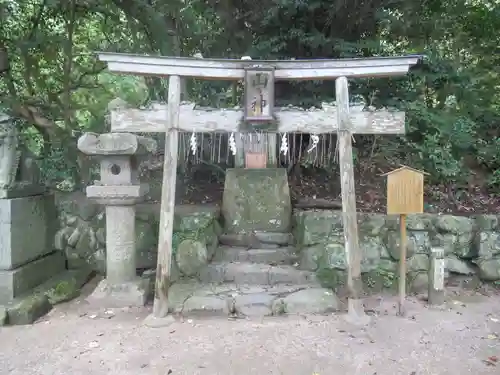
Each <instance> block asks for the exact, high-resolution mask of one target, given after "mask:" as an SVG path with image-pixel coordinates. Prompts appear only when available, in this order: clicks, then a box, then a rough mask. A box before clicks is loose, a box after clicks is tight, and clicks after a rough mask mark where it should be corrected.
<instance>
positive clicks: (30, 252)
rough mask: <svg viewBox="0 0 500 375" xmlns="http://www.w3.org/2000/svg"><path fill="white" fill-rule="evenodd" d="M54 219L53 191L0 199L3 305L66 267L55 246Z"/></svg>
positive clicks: (0, 277)
mask: <svg viewBox="0 0 500 375" xmlns="http://www.w3.org/2000/svg"><path fill="white" fill-rule="evenodd" d="M55 219H56V218H55V211H54V197H53V196H52V195H37V196H31V197H23V198H15V199H0V305H2V304H7V303H9V302H11V301H12V300H14V299H15V298H17V297H20V296H22V295H24V294H26V293H27V292H29V291H30V290H31V289H33V288H34V287H36V286H38V285H40V284H41V283H43V282H45V281H46V280H48V279H49V278H51V277H52V276H54V275H56V274H57V273H59V272H61V271H63V270H64V268H65V258H64V255H63V254H62V253H61V252H59V251H54V248H53V246H52V239H53V238H54V237H53V236H54V233H53V227H52V224H53V223H54V221H55Z"/></svg>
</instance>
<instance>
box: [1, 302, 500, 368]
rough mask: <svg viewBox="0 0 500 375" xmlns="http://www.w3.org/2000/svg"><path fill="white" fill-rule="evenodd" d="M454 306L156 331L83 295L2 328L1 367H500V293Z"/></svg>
mask: <svg viewBox="0 0 500 375" xmlns="http://www.w3.org/2000/svg"><path fill="white" fill-rule="evenodd" d="M454 298H455V300H450V301H449V302H448V308H446V309H444V310H436V309H429V308H426V307H425V305H424V304H423V303H422V302H421V301H419V300H418V299H409V300H408V307H407V311H408V314H407V316H406V317H405V318H401V317H397V316H396V308H395V299H394V298H393V297H387V298H384V299H382V300H380V299H379V300H374V301H372V303H374V304H376V305H377V306H376V307H375V310H376V311H377V314H376V315H374V316H373V317H372V323H371V324H370V326H368V327H366V328H355V327H352V326H349V325H348V324H347V323H346V322H345V321H344V320H343V318H342V317H341V316H335V315H333V316H293V317H286V318H285V317H284V318H266V319H263V320H262V319H260V320H244V319H241V320H234V321H231V320H227V319H223V318H219V319H215V318H212V319H202V318H198V319H197V318H193V319H188V320H184V321H178V322H176V323H174V324H173V325H171V326H169V327H163V328H148V327H145V326H144V325H143V324H142V320H143V319H144V318H145V317H146V316H147V314H149V312H150V310H151V309H150V308H144V309H123V310H117V309H114V310H96V309H93V308H92V306H90V305H88V304H87V303H86V302H85V301H84V300H83V299H80V300H75V301H72V302H70V303H67V304H64V305H60V306H58V307H57V308H56V309H54V310H53V311H52V312H51V313H50V314H49V315H48V316H47V317H45V318H43V319H42V320H41V321H39V322H37V323H36V324H34V325H32V326H16V327H5V328H0V374H12V375H28V374H29V375H37V374H39V375H68V374H71V375H79V374H82V375H94V374H95V375H97V374H109V375H112V374H113V375H114V374H116V375H146V374H147V375H149V374H151V375H152V374H155V375H156V374H158V375H167V374H172V375H178V374H186V375H187V374H189V375H195V374H207V375H215V374H224V375H230V374H235V375H242V374H259V375H261V374H285V375H312V374H319V375H323V374H324V375H327V374H328V375H332V374H348V375H373V374H378V375H383V374H384V375H385V374H387V375H395V374H398V375H399V374H414V375H420V374H454V375H460V374H471V373H474V374H475V375H482V374H500V359H498V362H497V357H499V358H500V338H499V336H500V297H499V296H491V297H485V296H478V295H474V296H470V295H469V296H467V295H465V296H455V297H454Z"/></svg>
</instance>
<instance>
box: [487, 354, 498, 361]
mask: <svg viewBox="0 0 500 375" xmlns="http://www.w3.org/2000/svg"><path fill="white" fill-rule="evenodd" d="M488 361H491V362H498V357H497V356H496V355H492V356H491V357H488Z"/></svg>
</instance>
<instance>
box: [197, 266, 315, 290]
mask: <svg viewBox="0 0 500 375" xmlns="http://www.w3.org/2000/svg"><path fill="white" fill-rule="evenodd" d="M199 279H200V281H201V282H205V283H224V282H234V283H236V284H250V285H276V284H303V285H304V284H306V285H314V286H318V285H319V283H318V280H317V279H316V275H315V274H314V273H313V272H309V271H301V270H298V269H296V268H295V267H293V266H286V265H282V266H271V265H268V264H259V263H246V262H232V263H230V262H214V263H211V264H208V265H207V266H206V267H205V268H203V269H202V270H201V271H200V273H199Z"/></svg>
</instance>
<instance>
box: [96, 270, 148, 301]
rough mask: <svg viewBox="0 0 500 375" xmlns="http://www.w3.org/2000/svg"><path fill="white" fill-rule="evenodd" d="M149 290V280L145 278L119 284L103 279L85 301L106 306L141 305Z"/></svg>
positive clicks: (145, 299)
mask: <svg viewBox="0 0 500 375" xmlns="http://www.w3.org/2000/svg"><path fill="white" fill-rule="evenodd" d="M151 292H152V291H151V288H150V282H149V280H147V279H142V278H139V277H138V278H137V280H133V281H129V282H122V283H120V284H115V283H113V284H112V283H110V282H109V281H108V280H106V279H104V280H102V281H101V282H100V283H99V285H97V287H96V288H95V290H94V291H93V292H92V294H91V295H90V296H88V297H87V302H89V303H91V304H92V305H97V306H101V305H102V306H105V307H107V308H121V307H130V306H133V307H142V306H144V305H145V304H146V302H147V298H148V296H149V295H150V294H151Z"/></svg>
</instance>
